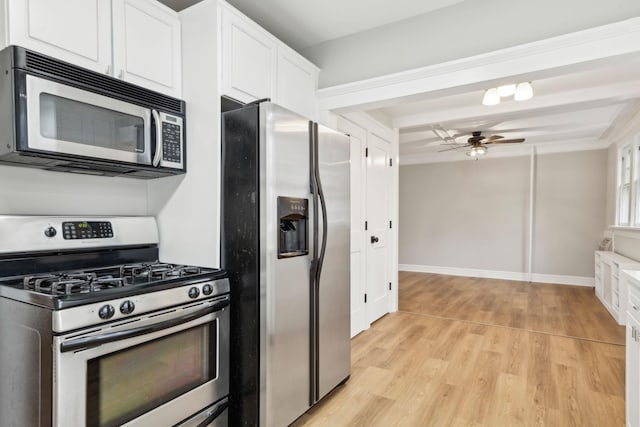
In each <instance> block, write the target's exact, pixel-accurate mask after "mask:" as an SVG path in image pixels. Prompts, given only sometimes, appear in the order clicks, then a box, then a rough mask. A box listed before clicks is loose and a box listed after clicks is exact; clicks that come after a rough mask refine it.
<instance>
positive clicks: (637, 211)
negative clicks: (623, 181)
mask: <svg viewBox="0 0 640 427" xmlns="http://www.w3.org/2000/svg"><path fill="white" fill-rule="evenodd" d="M633 150H634V151H635V154H636V155H635V159H634V163H633V186H632V187H633V191H634V195H633V200H634V202H633V203H634V208H633V212H634V216H633V218H634V219H633V225H634V226H635V227H640V138H638V141H637V142H636V144H635V145H634V146H633Z"/></svg>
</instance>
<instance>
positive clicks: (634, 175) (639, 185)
mask: <svg viewBox="0 0 640 427" xmlns="http://www.w3.org/2000/svg"><path fill="white" fill-rule="evenodd" d="M618 153H619V154H618V176H617V181H618V187H617V198H618V205H617V207H616V208H617V220H616V225H620V226H633V227H638V228H640V134H638V135H636V137H635V142H633V143H631V142H629V144H627V145H625V146H623V147H622V148H621V149H620V151H619V152H618Z"/></svg>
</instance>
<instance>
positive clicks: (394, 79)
mask: <svg viewBox="0 0 640 427" xmlns="http://www.w3.org/2000/svg"><path fill="white" fill-rule="evenodd" d="M629 56H632V57H639V56H640V17H638V18H632V19H628V20H625V21H621V22H616V23H613V24H608V25H603V26H599V27H595V28H591V29H587V30H583V31H578V32H574V33H570V34H565V35H561V36H557V37H552V38H549V39H545V40H540V41H536V42H533V43H527V44H523V45H519V46H515V47H511V48H507V49H501V50H498V51H494V52H490V53H486V54H482V55H476V56H472V57H469V58H464V59H459V60H455V61H449V62H445V63H442V64H436V65H432V66H428V67H423V68H418V69H414V70H409V71H405V72H400V73H394V74H389V75H385V76H381V77H376V78H372V79H367V80H363V81H359V82H354V83H348V84H343V85H338V86H333V87H329V88H325V89H321V90H319V91H317V96H318V99H319V109H320V110H330V111H334V112H336V113H344V112H348V111H358V110H360V111H361V110H370V109H375V108H381V107H384V106H388V105H390V104H392V103H397V102H399V101H407V100H410V98H411V97H412V96H415V95H417V94H425V93H431V92H438V91H451V90H453V91H455V90H462V89H464V90H463V91H465V92H466V91H469V90H470V89H472V88H481V87H486V85H487V84H489V86H493V85H497V84H501V83H502V84H504V83H508V82H510V80H511V79H512V78H513V77H520V78H522V80H530V79H536V78H540V77H541V76H544V77H551V76H553V75H560V74H565V73H566V72H567V71H580V70H583V69H587V68H590V67H593V66H594V64H596V63H597V64H602V65H605V64H615V63H618V62H619V61H621V60H623V59H624V58H628V57H629Z"/></svg>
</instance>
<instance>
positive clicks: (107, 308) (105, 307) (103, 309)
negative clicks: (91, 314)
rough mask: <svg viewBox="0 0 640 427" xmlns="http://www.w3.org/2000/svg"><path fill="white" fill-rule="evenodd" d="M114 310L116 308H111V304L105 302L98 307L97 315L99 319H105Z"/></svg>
mask: <svg viewBox="0 0 640 427" xmlns="http://www.w3.org/2000/svg"><path fill="white" fill-rule="evenodd" d="M115 312H116V309H115V308H113V306H112V305H111V304H107V305H103V306H102V307H100V310H98V316H100V318H101V319H105V320H106V319H111V318H112V317H113V315H114V314H115Z"/></svg>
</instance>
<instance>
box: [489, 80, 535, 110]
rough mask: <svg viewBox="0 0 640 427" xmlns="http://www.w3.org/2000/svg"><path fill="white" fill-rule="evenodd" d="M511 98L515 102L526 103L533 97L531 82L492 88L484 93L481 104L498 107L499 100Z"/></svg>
mask: <svg viewBox="0 0 640 427" xmlns="http://www.w3.org/2000/svg"><path fill="white" fill-rule="evenodd" d="M509 96H513V99H515V100H516V101H526V100H527V99H531V97H533V86H531V82H522V83H518V84H515V83H513V84H508V85H502V86H498V87H492V88H491V89H487V90H486V91H485V92H484V97H483V98H482V103H483V104H484V105H498V104H500V99H501V98H506V97H509Z"/></svg>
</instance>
